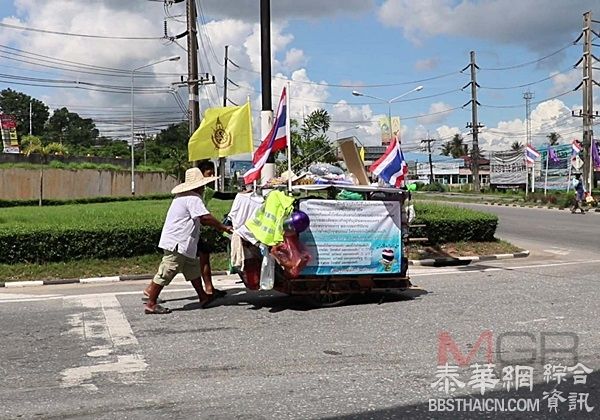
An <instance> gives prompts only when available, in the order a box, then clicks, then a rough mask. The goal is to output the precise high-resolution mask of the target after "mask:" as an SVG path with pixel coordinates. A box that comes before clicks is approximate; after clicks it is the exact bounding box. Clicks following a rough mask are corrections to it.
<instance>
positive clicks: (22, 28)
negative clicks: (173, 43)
mask: <svg viewBox="0 0 600 420" xmlns="http://www.w3.org/2000/svg"><path fill="white" fill-rule="evenodd" d="M0 27H4V28H8V29H15V30H19V31H28V32H39V33H43V34H51V35H64V36H73V37H80V38H96V39H120V40H127V41H149V40H152V41H156V40H159V39H163V37H162V36H160V37H148V36H109V35H91V34H76V33H72V32H59V31H50V30H48V29H38V28H30V27H26V26H17V25H10V24H8V23H3V22H0Z"/></svg>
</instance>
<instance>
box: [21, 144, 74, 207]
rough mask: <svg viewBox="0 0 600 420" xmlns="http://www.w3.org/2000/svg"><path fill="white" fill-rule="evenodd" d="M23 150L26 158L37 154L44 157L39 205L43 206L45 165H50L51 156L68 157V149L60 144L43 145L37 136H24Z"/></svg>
mask: <svg viewBox="0 0 600 420" xmlns="http://www.w3.org/2000/svg"><path fill="white" fill-rule="evenodd" d="M21 148H22V150H23V153H24V154H25V156H31V155H32V154H37V155H40V156H41V157H42V165H41V166H40V199H39V202H38V204H39V205H40V206H41V205H42V200H43V199H44V165H46V164H47V163H48V157H49V156H51V155H59V156H62V155H66V154H67V148H66V147H65V146H64V145H62V144H60V143H56V142H53V143H48V144H47V145H45V146H44V145H43V144H42V139H40V138H39V137H37V136H24V137H23V139H22V140H21Z"/></svg>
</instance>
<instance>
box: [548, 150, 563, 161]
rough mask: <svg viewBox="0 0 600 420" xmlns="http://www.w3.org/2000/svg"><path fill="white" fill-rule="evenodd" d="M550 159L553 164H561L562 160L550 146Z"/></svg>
mask: <svg viewBox="0 0 600 420" xmlns="http://www.w3.org/2000/svg"><path fill="white" fill-rule="evenodd" d="M548 159H549V160H550V161H551V162H552V163H558V162H560V159H559V158H558V155H557V154H556V150H554V149H553V148H552V146H548Z"/></svg>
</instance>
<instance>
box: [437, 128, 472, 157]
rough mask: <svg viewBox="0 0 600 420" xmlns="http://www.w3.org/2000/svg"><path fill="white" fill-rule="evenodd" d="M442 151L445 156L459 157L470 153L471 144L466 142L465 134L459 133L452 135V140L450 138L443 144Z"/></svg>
mask: <svg viewBox="0 0 600 420" xmlns="http://www.w3.org/2000/svg"><path fill="white" fill-rule="evenodd" d="M441 153H442V155H444V156H452V157H453V158H459V157H463V156H466V155H468V154H469V146H467V145H466V144H464V138H463V136H461V135H460V134H458V133H457V134H455V135H454V137H452V140H449V141H447V142H446V143H444V144H443V145H442V151H441Z"/></svg>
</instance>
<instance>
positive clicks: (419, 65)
mask: <svg viewBox="0 0 600 420" xmlns="http://www.w3.org/2000/svg"><path fill="white" fill-rule="evenodd" d="M439 64H440V60H439V59H437V58H426V59H423V60H417V61H416V62H415V69H416V70H434V69H436V68H437V67H438V65H439Z"/></svg>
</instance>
